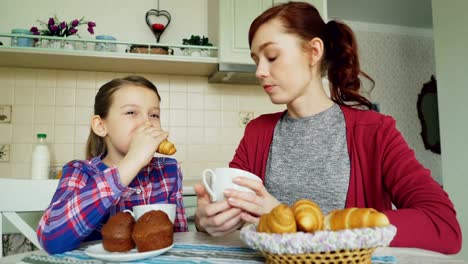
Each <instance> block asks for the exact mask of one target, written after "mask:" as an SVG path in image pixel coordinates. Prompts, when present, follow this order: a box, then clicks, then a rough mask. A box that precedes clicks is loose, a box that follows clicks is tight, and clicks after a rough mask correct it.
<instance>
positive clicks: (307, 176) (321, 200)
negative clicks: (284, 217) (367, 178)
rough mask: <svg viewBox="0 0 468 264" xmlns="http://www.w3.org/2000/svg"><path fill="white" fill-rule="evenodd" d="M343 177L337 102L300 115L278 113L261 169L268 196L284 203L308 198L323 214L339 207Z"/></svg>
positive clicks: (346, 166) (346, 173) (345, 166)
mask: <svg viewBox="0 0 468 264" xmlns="http://www.w3.org/2000/svg"><path fill="white" fill-rule="evenodd" d="M349 177H350V161H349V154H348V147H347V143H346V124H345V120H344V116H343V112H342V111H341V108H340V107H339V106H338V105H337V104H334V105H333V106H332V107H330V108H328V109H327V110H325V111H323V112H320V113H318V114H315V115H313V116H309V117H305V118H299V119H295V118H292V117H290V116H289V115H288V114H287V113H286V114H285V115H283V116H282V117H281V119H280V121H279V122H278V124H277V125H276V127H275V131H274V134H273V141H272V142H271V146H270V154H269V156H268V161H267V167H266V173H265V186H266V189H267V190H268V192H269V193H270V194H271V195H273V196H274V197H275V198H276V199H278V200H279V201H280V202H281V203H285V204H287V205H292V204H293V203H294V202H295V201H296V200H298V199H302V198H306V199H310V200H312V201H314V202H316V203H317V204H318V205H319V206H320V207H321V209H322V212H323V213H324V214H327V213H328V212H329V211H331V210H334V209H341V208H344V206H345V202H346V195H347V193H348V185H349Z"/></svg>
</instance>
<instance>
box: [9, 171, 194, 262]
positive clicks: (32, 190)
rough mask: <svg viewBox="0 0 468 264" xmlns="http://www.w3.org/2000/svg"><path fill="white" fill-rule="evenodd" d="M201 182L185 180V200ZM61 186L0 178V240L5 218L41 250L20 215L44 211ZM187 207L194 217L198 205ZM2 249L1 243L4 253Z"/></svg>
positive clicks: (30, 229) (55, 181) (37, 181)
mask: <svg viewBox="0 0 468 264" xmlns="http://www.w3.org/2000/svg"><path fill="white" fill-rule="evenodd" d="M198 182H200V181H198V180H195V179H188V180H184V183H183V185H184V186H183V188H184V198H185V197H187V198H188V197H192V196H195V191H194V190H193V185H195V183H198ZM57 184H58V180H31V179H8V178H0V236H1V235H2V234H3V230H2V225H3V223H2V218H3V217H5V219H7V220H8V221H9V222H11V224H12V225H13V226H14V227H15V228H17V229H18V230H19V231H20V232H21V233H22V234H23V235H24V236H25V237H26V238H28V239H29V241H31V242H32V243H33V244H34V245H35V246H36V247H37V248H41V246H40V244H39V241H38V240H37V235H36V231H35V230H34V229H33V228H31V226H30V225H29V224H28V223H27V222H26V221H24V219H23V218H21V216H20V215H19V214H18V213H23V212H42V211H44V210H45V208H47V206H49V203H50V201H51V200H52V196H53V195H54V193H55V190H56V189H57ZM187 206H188V207H187V208H186V211H187V216H191V215H193V213H194V210H195V209H194V204H187ZM2 246H3V245H2V243H0V252H2ZM1 258H2V256H1V254H0V259H1Z"/></svg>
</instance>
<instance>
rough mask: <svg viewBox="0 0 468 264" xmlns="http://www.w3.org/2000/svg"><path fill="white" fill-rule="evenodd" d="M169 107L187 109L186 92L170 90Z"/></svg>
mask: <svg viewBox="0 0 468 264" xmlns="http://www.w3.org/2000/svg"><path fill="white" fill-rule="evenodd" d="M169 96H170V106H171V109H187V93H181V92H170V93H169Z"/></svg>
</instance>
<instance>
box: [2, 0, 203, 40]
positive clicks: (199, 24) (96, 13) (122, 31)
mask: <svg viewBox="0 0 468 264" xmlns="http://www.w3.org/2000/svg"><path fill="white" fill-rule="evenodd" d="M157 3H158V0H138V1H128V0H98V1H96V0H80V1H79V2H76V1H75V2H70V1H60V0H41V1H32V0H2V2H1V8H0V32H3V33H10V31H11V29H12V28H26V29H29V28H31V27H32V26H38V27H39V23H38V22H37V20H38V19H39V20H42V21H45V22H47V20H48V18H49V17H52V16H54V15H57V16H58V18H59V19H61V20H65V21H67V22H69V21H71V20H73V19H76V18H78V19H79V18H81V17H83V16H84V17H85V19H86V20H91V21H94V22H96V24H97V26H96V28H95V34H94V36H95V35H112V36H114V37H116V38H117V39H119V40H122V41H133V42H144V43H147V42H155V41H156V40H155V37H154V35H153V33H152V32H151V30H150V29H149V27H148V26H147V25H146V20H145V14H146V12H147V11H148V10H150V9H157V6H158V5H157ZM159 8H160V9H161V10H167V11H168V12H169V13H170V14H171V18H172V20H171V23H170V24H169V26H168V28H167V30H166V31H165V32H164V33H163V34H162V36H161V40H160V42H161V43H172V44H182V39H183V38H187V37H190V35H191V34H194V35H207V32H208V24H207V21H208V17H207V13H208V11H207V0H177V1H170V0H160V1H159ZM161 21H165V19H161ZM78 33H79V34H80V35H81V37H83V38H94V36H92V35H90V34H89V33H88V31H87V27H86V26H85V25H83V26H80V27H79V28H78Z"/></svg>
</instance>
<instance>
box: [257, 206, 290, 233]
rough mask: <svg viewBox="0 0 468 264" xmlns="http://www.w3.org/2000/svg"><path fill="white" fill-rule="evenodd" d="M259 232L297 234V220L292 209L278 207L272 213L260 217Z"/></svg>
mask: <svg viewBox="0 0 468 264" xmlns="http://www.w3.org/2000/svg"><path fill="white" fill-rule="evenodd" d="M257 231H258V232H264V233H294V232H297V228H296V220H295V218H294V213H293V211H292V209H291V208H290V207H289V206H287V205H285V204H280V205H278V206H276V207H275V208H273V210H271V212H270V213H268V214H264V215H262V216H261V217H260V222H259V224H258V227H257Z"/></svg>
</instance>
